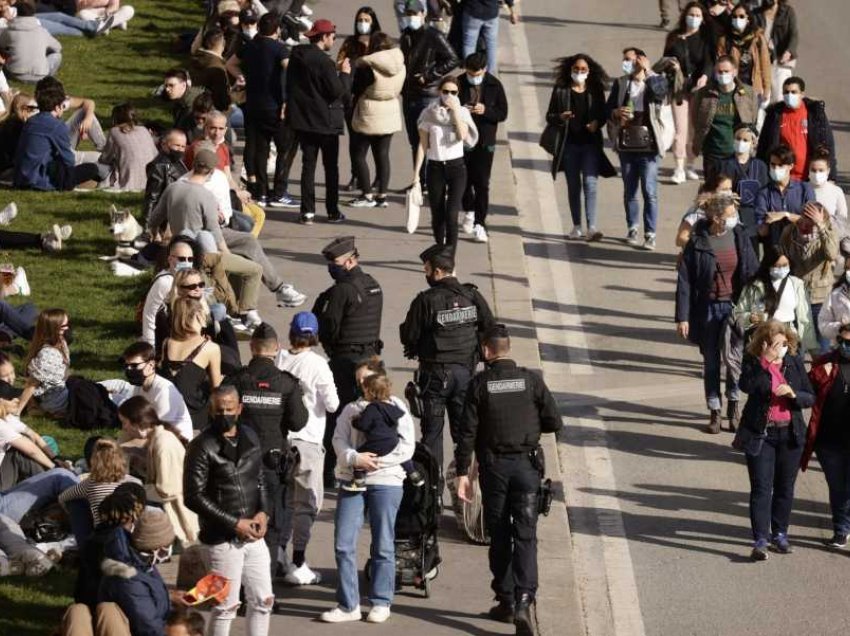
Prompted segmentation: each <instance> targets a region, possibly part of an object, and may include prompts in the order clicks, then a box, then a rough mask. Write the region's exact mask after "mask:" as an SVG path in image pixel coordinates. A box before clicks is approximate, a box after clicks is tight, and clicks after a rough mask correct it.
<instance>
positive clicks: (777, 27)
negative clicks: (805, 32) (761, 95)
mask: <svg viewBox="0 0 850 636" xmlns="http://www.w3.org/2000/svg"><path fill="white" fill-rule="evenodd" d="M753 15H754V18H755V20H756V22H757V24H758V25H759V26H760V27H761V28H762V29H763V30H764V35H765V38H767V44H768V47H769V49H770V61H771V63H772V65H773V77H772V78H771V80H770V85H771V99H770V101H771V102H779V101H782V92H781V89H782V85H783V84H784V83H785V80H787V79H788V78H789V77H791V76H792V75H794V70H795V69H796V68H797V44H798V42H799V38H800V34H799V32H798V31H797V14H796V13H795V12H794V7H792V6H791V5H790V4H788V0H762V3H761V7H760V8H759V9H757V10H756V11H755V12H754V14H753Z"/></svg>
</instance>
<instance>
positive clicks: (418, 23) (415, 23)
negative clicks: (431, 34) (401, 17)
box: [407, 15, 422, 31]
mask: <svg viewBox="0 0 850 636" xmlns="http://www.w3.org/2000/svg"><path fill="white" fill-rule="evenodd" d="M407 26H408V28H410V29H413V30H414V31H418V30H419V29H421V28H422V16H419V15H412V16H410V17H409V18H407Z"/></svg>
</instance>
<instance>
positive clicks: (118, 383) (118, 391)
mask: <svg viewBox="0 0 850 636" xmlns="http://www.w3.org/2000/svg"><path fill="white" fill-rule="evenodd" d="M101 384H102V385H103V386H105V387H106V390H107V391H109V395H110V397H111V398H112V401H113V402H115V404H117V405H119V406H120V405H121V403H122V402H124V401H125V400H129V399H130V398H131V397H136V396H137V395H141V396H142V397H144V398H146V399H147V400H148V402H150V403H151V404H152V405H153V407H154V408H155V409H156V414H157V415H158V416H159V419H160V420H162V421H163V422H168V423H169V424H173V425H174V427H175V428H176V429H177V430H178V431H180V434H181V435H182V436H183V437H184V438H186V439H187V440H191V439H192V437H193V435H194V433H193V432H192V418H191V416H190V415H189V409H188V408H186V402H185V400H183V396H182V395H181V394H180V391H178V390H177V387H176V386H174V384H172V383H171V381H169V380H167V379H165V378H163V377H162V376H161V375H155V376H154V377H153V384H151V388H150V389H148V390H145V388H144V387H141V386H133V385H132V384H130V383H129V382H127V381H126V380H118V379H116V380H104V381H103V382H101Z"/></svg>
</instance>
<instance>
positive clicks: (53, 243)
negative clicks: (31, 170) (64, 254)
mask: <svg viewBox="0 0 850 636" xmlns="http://www.w3.org/2000/svg"><path fill="white" fill-rule="evenodd" d="M17 216H18V206H17V204H16V203H15V202H14V201H12V202H11V203H8V204H7V205H6V206H5V207H4V208H3V209H2V210H0V225H9V224H10V223H11V222H12V221H13V220H15V218H16V217H17ZM73 232H74V228H72V227H71V226H70V225H58V224H54V225H53V226H52V227H51V228H50V229H49V230H47V231H45V232H41V233H40V234H39V233H35V232H10V231H9V230H0V250H13V249H27V248H32V247H35V248H39V249H42V250H44V251H45V252H58V251H60V250H61V249H62V243H63V241H67V240H68V239H69V238H71V234H73ZM22 272H24V270H23V268H22V267H19V268H18V270H17V271H16V273H15V274H16V276H15V282H14V283H13V285H15V286H16V287H17V288H18V291H14V292H11V293H10V292H9V290H8V287H9V286H8V285H7V286H6V288H4V290H3V296H9V295H15V294H18V293H20V294H21V296H29V285H28V284H27V282H26V274H25V273H22ZM19 279H21V280H19ZM22 290H27V291H22Z"/></svg>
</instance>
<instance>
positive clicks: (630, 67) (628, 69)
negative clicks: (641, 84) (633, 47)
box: [623, 60, 635, 75]
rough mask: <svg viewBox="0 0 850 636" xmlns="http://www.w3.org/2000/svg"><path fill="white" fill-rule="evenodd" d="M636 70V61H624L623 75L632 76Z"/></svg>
mask: <svg viewBox="0 0 850 636" xmlns="http://www.w3.org/2000/svg"><path fill="white" fill-rule="evenodd" d="M634 70H635V62H634V60H623V73H624V74H626V75H631V74H632V73H633V72H634Z"/></svg>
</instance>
